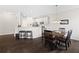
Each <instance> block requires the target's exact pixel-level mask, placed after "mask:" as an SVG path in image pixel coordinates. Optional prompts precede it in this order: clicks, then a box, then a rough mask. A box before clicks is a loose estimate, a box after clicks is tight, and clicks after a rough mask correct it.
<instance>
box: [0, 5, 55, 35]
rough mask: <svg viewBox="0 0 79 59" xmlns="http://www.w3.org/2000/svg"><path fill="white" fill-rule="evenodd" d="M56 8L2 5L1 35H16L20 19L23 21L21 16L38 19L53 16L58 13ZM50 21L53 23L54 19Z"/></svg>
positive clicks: (48, 6)
mask: <svg viewBox="0 0 79 59" xmlns="http://www.w3.org/2000/svg"><path fill="white" fill-rule="evenodd" d="M55 8H56V7H55V6H53V5H26V6H25V5H23V6H21V5H19V6H16V5H14V6H12V5H11V6H10V5H4V6H2V5H1V6H0V35H5V34H12V33H14V32H15V29H16V27H17V25H18V24H19V23H20V19H22V18H20V16H22V15H23V16H26V17H38V16H45V15H52V16H53V14H54V13H55V12H56V10H55ZM8 13H11V14H8ZM21 13H22V14H21ZM7 17H8V18H7ZM50 17H51V16H50ZM50 19H51V21H52V20H53V19H54V17H52V18H50ZM49 26H50V25H49Z"/></svg>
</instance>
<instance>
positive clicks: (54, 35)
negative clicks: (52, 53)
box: [45, 30, 65, 48]
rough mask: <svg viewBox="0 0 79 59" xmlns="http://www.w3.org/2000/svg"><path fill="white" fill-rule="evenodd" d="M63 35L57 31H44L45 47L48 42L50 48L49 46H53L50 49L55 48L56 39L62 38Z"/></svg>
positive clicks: (63, 33)
mask: <svg viewBox="0 0 79 59" xmlns="http://www.w3.org/2000/svg"><path fill="white" fill-rule="evenodd" d="M64 35H65V32H61V31H59V30H55V31H49V30H46V31H45V46H46V44H47V42H48V44H50V46H51V44H52V45H53V46H51V48H52V47H55V48H57V41H58V39H59V38H60V37H64Z"/></svg>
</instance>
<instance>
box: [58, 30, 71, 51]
mask: <svg viewBox="0 0 79 59" xmlns="http://www.w3.org/2000/svg"><path fill="white" fill-rule="evenodd" d="M71 34H72V30H69V31H68V33H67V36H66V37H59V38H58V39H57V43H58V47H61V46H64V47H65V48H66V50H67V48H68V47H69V46H70V44H71V40H70V37H71Z"/></svg>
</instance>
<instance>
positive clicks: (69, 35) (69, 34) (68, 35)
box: [66, 30, 72, 40]
mask: <svg viewBox="0 0 79 59" xmlns="http://www.w3.org/2000/svg"><path fill="white" fill-rule="evenodd" d="M71 34H72V30H69V31H68V34H67V37H66V40H69V39H70V37H71Z"/></svg>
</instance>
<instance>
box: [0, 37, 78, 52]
mask: <svg viewBox="0 0 79 59" xmlns="http://www.w3.org/2000/svg"><path fill="white" fill-rule="evenodd" d="M0 53H79V41H76V40H72V44H71V46H70V47H69V48H68V50H67V51H66V50H65V49H55V50H50V49H49V48H47V47H45V46H44V45H43V43H42V40H41V38H37V39H33V40H31V39H20V40H15V38H14V37H13V35H4V36H0Z"/></svg>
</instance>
